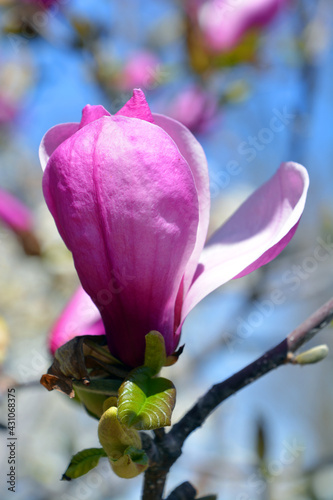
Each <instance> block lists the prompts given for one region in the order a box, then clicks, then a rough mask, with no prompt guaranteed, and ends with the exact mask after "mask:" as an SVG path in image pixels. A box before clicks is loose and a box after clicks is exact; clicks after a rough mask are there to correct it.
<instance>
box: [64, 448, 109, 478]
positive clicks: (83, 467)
mask: <svg viewBox="0 0 333 500" xmlns="http://www.w3.org/2000/svg"><path fill="white" fill-rule="evenodd" d="M106 456H107V455H106V453H105V451H104V450H103V448H88V449H86V450H82V451H80V452H79V453H77V454H76V455H74V456H73V457H72V460H71V461H70V464H69V466H68V467H67V470H66V472H65V473H64V474H63V476H62V478H61V479H62V481H64V480H66V481H70V480H71V479H76V478H77V477H80V476H83V475H84V474H87V472H89V471H90V470H91V469H93V468H94V467H96V465H97V464H98V462H99V459H100V458H101V457H106Z"/></svg>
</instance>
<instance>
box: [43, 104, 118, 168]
mask: <svg viewBox="0 0 333 500" xmlns="http://www.w3.org/2000/svg"><path fill="white" fill-rule="evenodd" d="M103 116H111V115H110V113H109V112H108V111H107V110H106V109H105V108H103V106H100V105H98V106H91V105H90V104H87V106H85V107H84V108H83V110H82V118H81V122H80V123H62V124H60V125H56V126H55V127H52V128H50V130H48V131H47V132H46V134H45V135H44V137H43V139H42V142H41V144H40V147H39V160H40V162H41V165H42V169H43V170H45V167H46V164H47V162H48V161H49V158H50V156H51V155H52V153H53V152H54V151H55V150H56V149H57V147H58V146H60V144H61V143H63V142H64V141H65V140H66V139H68V138H69V137H71V136H72V135H73V134H75V132H77V131H78V130H79V129H81V128H82V127H84V126H85V125H87V124H88V123H91V122H93V121H95V120H98V119H99V118H102V117H103Z"/></svg>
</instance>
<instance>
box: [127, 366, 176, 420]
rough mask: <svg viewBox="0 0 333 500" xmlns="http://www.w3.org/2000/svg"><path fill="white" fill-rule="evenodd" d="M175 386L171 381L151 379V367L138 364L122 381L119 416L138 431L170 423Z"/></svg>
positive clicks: (174, 399) (159, 378) (174, 400)
mask: <svg viewBox="0 0 333 500" xmlns="http://www.w3.org/2000/svg"><path fill="white" fill-rule="evenodd" d="M175 402H176V389H175V387H174V385H173V383H172V382H171V381H170V380H167V379H165V378H161V377H158V378H151V371H150V369H149V368H148V367H144V366H143V367H139V368H136V369H135V370H133V371H132V372H131V374H130V375H129V377H128V378H127V379H126V380H125V381H124V382H123V383H122V385H121V386H120V389H119V396H118V418H119V420H120V422H121V423H122V424H123V425H126V426H127V427H134V429H137V430H148V429H158V428H159V427H164V426H166V425H171V414H172V411H173V409H174V406H175Z"/></svg>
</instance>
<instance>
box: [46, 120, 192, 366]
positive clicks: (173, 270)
mask: <svg viewBox="0 0 333 500" xmlns="http://www.w3.org/2000/svg"><path fill="white" fill-rule="evenodd" d="M43 189H44V196H45V199H46V202H47V204H48V206H49V209H50V211H51V213H52V215H53V217H54V219H55V221H56V224H57V226H58V229H59V232H60V234H61V235H62V237H63V239H64V241H65V243H66V245H67V246H68V248H69V249H70V250H71V251H72V253H73V257H74V263H75V266H76V269H77V272H78V275H79V277H80V280H81V283H82V286H83V288H84V289H85V290H86V292H87V293H88V294H89V295H90V296H91V297H92V299H93V300H94V302H95V303H96V305H97V306H98V307H99V309H100V312H101V315H102V318H103V321H104V325H105V328H106V335H107V338H108V343H109V347H110V350H111V353H112V354H113V355H114V356H116V357H118V358H119V359H121V360H122V361H123V362H125V363H127V364H129V365H132V366H138V365H140V364H141V363H142V361H143V356H144V345H145V340H144V337H145V335H146V334H147V333H148V332H149V331H151V330H158V331H160V332H161V333H162V334H163V336H164V338H165V342H166V349H167V352H168V354H170V353H171V352H172V351H173V349H174V347H175V345H174V338H173V326H174V304H175V300H176V296H177V292H178V289H179V285H180V282H181V278H182V276H183V274H184V270H185V266H186V264H187V262H188V259H189V258H190V256H191V254H192V252H193V249H194V246H195V242H196V233H197V226H198V217H199V215H198V195H197V190H196V187H195V183H194V179H193V176H192V173H191V170H190V168H189V165H188V164H187V162H186V161H185V160H184V158H183V157H182V156H181V155H180V154H179V150H178V148H177V147H176V145H175V144H174V142H173V141H172V140H171V139H170V137H169V136H168V135H167V134H166V133H165V132H164V131H163V130H162V129H161V128H160V127H157V126H155V125H153V124H151V123H149V122H148V121H145V120H143V119H136V118H128V117H125V116H119V115H118V116H114V117H104V118H101V119H99V120H97V121H94V122H92V123H90V124H88V125H86V126H85V127H84V128H82V129H81V130H79V131H78V132H77V133H76V134H74V135H73V136H71V137H70V138H69V139H67V140H66V141H65V142H64V143H62V144H61V145H60V146H59V147H58V148H57V149H56V151H55V152H54V153H53V155H52V157H51V158H50V160H49V162H48V165H47V168H46V170H45V174H44V179H43Z"/></svg>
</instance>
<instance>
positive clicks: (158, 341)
mask: <svg viewBox="0 0 333 500" xmlns="http://www.w3.org/2000/svg"><path fill="white" fill-rule="evenodd" d="M145 339H146V351H145V363H144V366H148V367H149V368H150V369H151V371H152V374H153V375H156V374H157V373H158V372H159V371H160V369H161V368H162V366H164V365H165V362H166V358H167V357H166V351H165V342H164V338H163V336H162V335H161V334H160V333H159V332H156V331H151V332H149V333H148V334H147V335H146V337H145Z"/></svg>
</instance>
